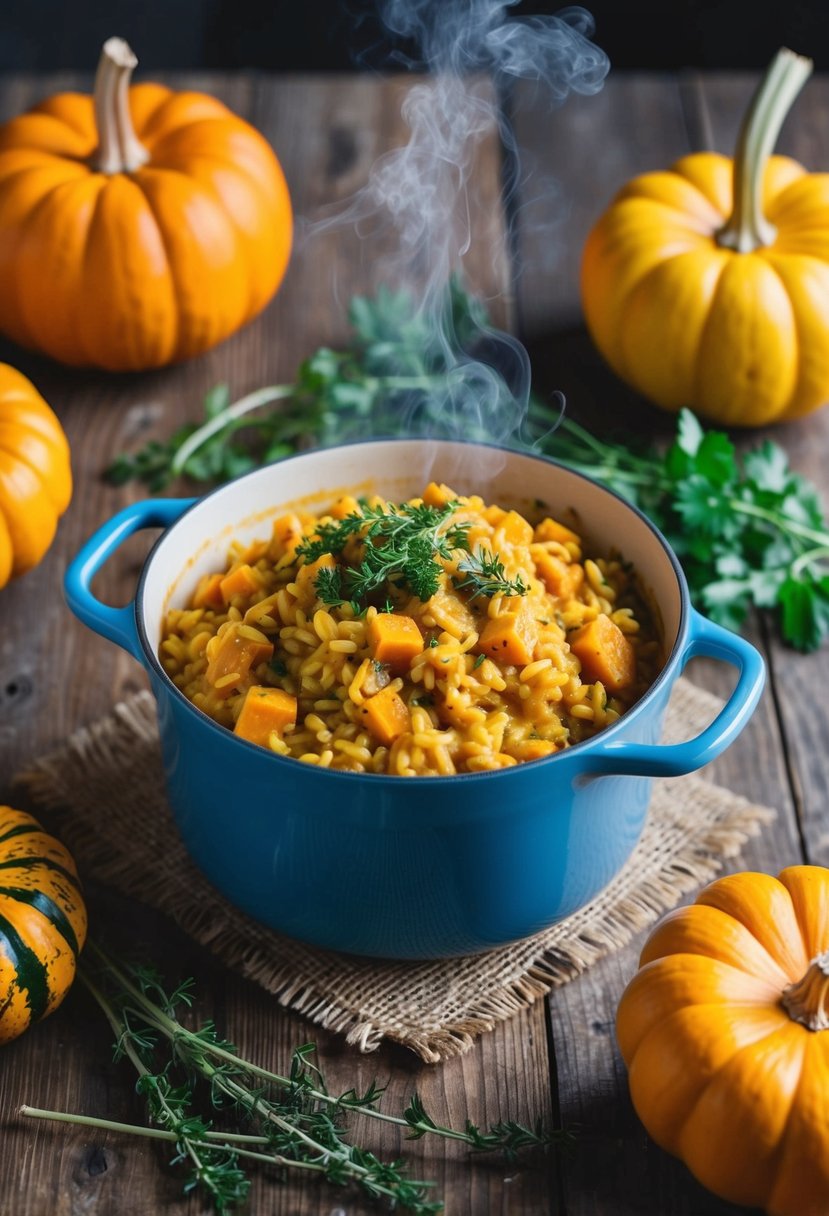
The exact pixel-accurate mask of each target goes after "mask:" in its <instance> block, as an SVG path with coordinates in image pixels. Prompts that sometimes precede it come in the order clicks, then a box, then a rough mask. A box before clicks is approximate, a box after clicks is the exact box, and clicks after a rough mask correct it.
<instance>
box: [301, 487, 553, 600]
mask: <svg viewBox="0 0 829 1216" xmlns="http://www.w3.org/2000/svg"><path fill="white" fill-rule="evenodd" d="M458 506H459V503H457V502H448V503H445V504H444V505H443V506H440V507H436V506H432V505H431V504H429V503H425V502H420V503H409V502H401V503H398V504H394V503H389V504H386V505H385V506H384V505H377V506H374V505H372V504H371V503H368V502H363V503H361V505H360V510H359V511H353V512H352V513H351V514H349V515H346V516H345V518H344V519H341V520H338V521H337V522H336V523H321V524H320V525H319V526H318V528H317V531H316V533H315V534H314V536H313V537H311V538H309V539H308V540H306V541H304V542H303V543H302V544H301V545H299V546H298V547H297V551H296V552H297V556H298V557H301V558H304V560H305V561H306V562H309V563H310V562H315V561H317V560H318V559H319V558H321V557H324V556H326V555H329V554H330V555H331V556H333V557H340V556H341V555H342V553H343V550H344V549H345V548H346V546H347V545H348V544H349V542H352V541H357V542H358V552H359V558H358V559H357V560H356V561H355V562H351V563H344V564H341V565H336V566H333V567H331V566H329V567H325V566H323V567H321V568H320V569H319V570H318V571H317V574H316V577H315V579H314V586H315V588H316V592H317V595H318V596H319V597H320V599H321V600H322V601H323V603H325V604H329V605H332V606H337V605H339V604H344V603H350V604H351V606H352V608H353V609H354V612H355V613H360V612H362V611H363V609H364V608H365V607H366V603H367V601H368V599H369V597H370V596H371V595H373V594H375V593H376V592H379V591H383V592H385V594H386V602H387V603H388V602H389V601H388V594H389V592H390V591H396V590H407V591H408V592H410V593H411V594H412V595H416V596H417V598H418V599H419V600H423V601H425V600H428V599H429V598H430V597H431V596H433V595H434V594H435V592H436V591H437V590H438V587H439V580H440V575H441V572H442V567H441V565H440V563H439V562H438V560H437V559H438V558H443V560H444V561H451V559H452V557H453V555H454V554H455V553H458V552H464V553H465V554H466V556H465V557H464V558H462V559H461V561H460V562H459V563H458V570H459V571H463V572H464V573H465V574H466V577H465V578H463V579H457V578H456V579H455V586H456V587H457V588H458V589H459V590H468V591H470V592H471V598H472V597H474V596H476V595H485V596H489V597H491V596H493V595H495V594H496V593H497V592H501V593H502V594H504V595H526V594H527V591H528V590H529V588H528V587H527V586H526V584H525V583H524V582H523V580H522V579H521V577H520V576H519V577H518V578H515V579H506V578H505V577H504V565H503V563H502V562H501V560H500V559H499V558H498V557H497V555H495V554H492V553H490V552H489V551H488V550H487V549H479V550H478V551H477V552H476V553H470V552H469V537H468V535H467V534H468V532H469V524H468V523H466V522H464V521H462V520H453V518H452V517H453V515H454V513H455V511H456V510H457V508H458Z"/></svg>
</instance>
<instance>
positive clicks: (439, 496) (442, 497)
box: [423, 481, 458, 507]
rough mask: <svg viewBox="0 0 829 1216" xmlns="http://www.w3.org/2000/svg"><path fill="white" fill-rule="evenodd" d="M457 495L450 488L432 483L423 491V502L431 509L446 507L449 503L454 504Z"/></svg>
mask: <svg viewBox="0 0 829 1216" xmlns="http://www.w3.org/2000/svg"><path fill="white" fill-rule="evenodd" d="M457 497H458V496H457V494H456V493H455V491H454V490H452V489H450V487H449V486H447V485H444V484H443V483H442V482H441V484H440V485H438V483H437V482H436V481H430V482H429V484H428V486H427V487H426V489H425V490H424V491H423V501H424V502H425V503H426V504H427V505H428V506H430V507H445V506H446V504H447V503H448V502H454V501H455V499H456V498H457Z"/></svg>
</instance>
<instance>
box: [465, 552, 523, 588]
mask: <svg viewBox="0 0 829 1216" xmlns="http://www.w3.org/2000/svg"><path fill="white" fill-rule="evenodd" d="M458 573H459V574H463V575H465V577H464V578H454V579H453V580H452V581H453V582H454V584H455V587H456V588H457V590H458V591H468V592H469V595H470V599H474V598H475V596H476V595H485V596H486V597H487V599H492V597H493V596H494V595H526V594H527V592H528V591H529V587H528V586H527V584H526V583H525V582H524V580H523V579H522V577H521V575H520V574H518V575H516V577H515V578H505V577H504V575H505V573H506V572H505V570H504V563H503V562H502V561H501V559H500V557H499V556H498V554H497V553H492V552H491V550H489V549H484V548H480V549H477V550H476V551H475V553H470V554H469V556H468V557H463V558H461V560H460V561H459V562H458Z"/></svg>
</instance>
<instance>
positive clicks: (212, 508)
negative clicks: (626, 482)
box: [139, 439, 681, 656]
mask: <svg viewBox="0 0 829 1216" xmlns="http://www.w3.org/2000/svg"><path fill="white" fill-rule="evenodd" d="M430 480H435V481H439V482H445V483H446V484H447V485H449V486H451V487H452V488H453V489H454V490H456V491H457V492H458V493H459V494H480V495H481V496H482V497H483V498H484V499H485V500H486V501H487V502H490V503H493V502H497V503H498V504H499V505H502V506H513V507H515V508H516V509H518V510H521V508H522V506H523V507H528V506H529V505H531V504H532V503H533V500H535V499H541V500H543V502H544V503H545V504H546V508H545V510H547V511H548V513H549V514H550V515H552V516H554V517H555V518H556V519H559V520H560V521H561V522H562V523H565V524H567V525H569V526H571V527H573V528H574V529H575V530H576V531H578V532H579V533H580V534H581V535H582V536H583V537H584V538H585V540H586V541H587V544H588V546H589V549H590V551H591V552H592V553H595V554H596V555H597V556H602V555H605V554H609V553H611V552H618V553H620V554H621V555H622V557H623V558H625V559H626V560H627V561H630V562H632V563H633V566H634V568H635V570H636V572H637V574H638V577H639V582H640V585H641V586H642V587H643V589H644V590H645V591H646V593H647V594H648V597H649V599H650V601H651V602H652V604H653V605H655V606H656V607H657V609H658V613H659V616H660V618H661V628H662V631H663V644H664V647H665V654H666V656H667V655H668V654H670V652H671V650H672V649H673V646H674V643H675V641H676V638H677V634H678V630H679V625H680V615H681V596H680V588H679V583H678V580H677V575H676V572H675V570H674V568H673V565H672V563H671V560H670V558H669V557H668V555H667V553H666V552H665V549H664V547H663V545H662V544H661V543H660V541H659V538H658V537H657V536H656V535H655V534H654V532H653V531H652V529H651V528H650V527H649V525H648V524H647V523H646V522H645V521H644V520H643V519H642V518H641V516H639V515H638V514H637V512H635V511H633V510H631V509H630V508H629V507H628V506H627V505H626V504H625V503H623V502H621V501H620V500H618V499H617V498H616V497H615V496H614V495H612V494H609V493H607V492H606V491H604V490H602V489H601V487H599V486H597V485H594V484H593V483H592V482H590V481H588V480H587V479H585V478H583V477H579V476H578V475H577V474H574V473H570V472H568V471H567V470H566V469H560V468H557V467H556V466H554V465H551V464H549V463H548V462H547V461H545V460H540V459H536V458H535V457H532V456H527V455H524V454H521V453H518V452H508V451H502V450H501V449H497V448H488V447H484V446H481V445H477V444H464V443H450V442H443V441H437V440H420V439H418V440H415V439H411V440H408V439H406V440H378V441H375V442H371V443H361V444H354V445H352V446H348V447H341V448H329V449H328V450H326V451H316V452H309V453H307V454H306V455H303V456H297V457H293V458H292V459H290V460H286V461H283V462H282V463H281V464H275V465H270V466H268V467H267V468H264V469H259V470H257V471H256V472H254V473H249V474H248V475H247V476H245V477H242V478H240V479H239V480H238V481H234V482H231V483H230V484H228V485H226V486H223V487H222V488H221V489H219V490H217V491H215V492H214V493H212V494H210V495H208V496H207V497H206V498H204V499H202V500H201V502H199V503H198V504H197V505H196V506H195V507H194V508H193V509H192V510H190V511H189V512H188V513H187V514H186V515H185V516H184V517H183V518H182V519H181V520H180V521H179V522H178V523H176V524H175V525H174V526H173V527H172V528H170V529H169V530H168V532H167V533H166V535H165V536H163V537H162V539H161V541H160V542H159V544H158V545H157V547H156V549H155V550H154V552H153V555H152V557H151V559H150V562H149V565H148V567H147V570H146V572H145V578H144V583H143V589H142V596H141V602H140V604H139V611H140V614H141V616H142V619H143V622H144V627H145V629H146V633H147V639H148V642H149V645H150V646H151V648H152V649H153V651H154V653H157V652H158V645H159V641H160V637H161V628H162V624H163V618H164V613H165V612H166V610H167V608H168V607H183V606H184V605H186V603H187V602H188V600H189V598H190V596H191V595H192V594H193V591H194V589H195V587H196V584H197V583H198V581H199V579H200V578H201V576H202V575H203V574H206V573H212V572H213V571H216V570H221V569H224V568H225V567H226V564H227V552H228V546H229V545H230V542H231V541H233V540H239V541H241V542H242V543H248V542H250V541H253V540H255V539H258V538H262V537H264V538H267V537H269V536H270V534H271V521H272V520H273V519H274V517H275V516H277V515H279V514H281V513H283V512H284V511H286V510H287V509H290V508H292V507H293V508H295V507H297V506H300V507H303V508H305V509H307V510H310V511H314V512H317V511H322V510H324V509H325V508H326V507H328V506H330V505H331V504H332V503H333V502H335V501H336V499H337V498H339V497H340V496H341V495H343V494H345V493H350V494H354V495H355V496H359V495H361V494H367V493H378V494H382V495H383V497H385V498H387V499H390V500H392V501H395V502H399V501H402V500H404V499H406V498H411V497H412V496H413V495H416V494H419V493H420V492H421V491H422V490H423V488H424V487H425V485H426V484H427V483H428V482H429V481H430Z"/></svg>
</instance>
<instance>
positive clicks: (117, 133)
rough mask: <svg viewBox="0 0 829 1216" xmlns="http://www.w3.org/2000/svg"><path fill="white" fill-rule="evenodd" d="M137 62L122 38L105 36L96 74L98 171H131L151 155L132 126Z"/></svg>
mask: <svg viewBox="0 0 829 1216" xmlns="http://www.w3.org/2000/svg"><path fill="white" fill-rule="evenodd" d="M137 63H138V60H137V59H136V57H135V55H134V54H133V52H132V50H131V48H130V46H129V44H128V43H126V42H125V41H124V39H123V38H108V39H107V40H106V42H105V43H104V46H103V50H102V51H101V58H100V59H99V60H98V71H97V73H96V75H95V93H94V98H93V101H94V106H95V125H96V127H97V128H98V148H97V150H96V152H95V155H94V157H93V164H94V166H95V168H96V169H97V170H98V172H99V173H106V174H109V175H112V174H115V173H132V172H134V171H135V170H136V169H140V168H141V166H142V165H144V164H146V163H147V161H148V160H149V159H150V154H149V152H148V151H147V149H146V148H145V147H144V145H143V144H142V143H141V141H140V140H139V139H138V136H137V135H136V134H135V129H134V127H133V125H132V117H131V115H130V101H129V87H130V77H131V76H132V73H133V71H134V69H135V67H136V65H137Z"/></svg>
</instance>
